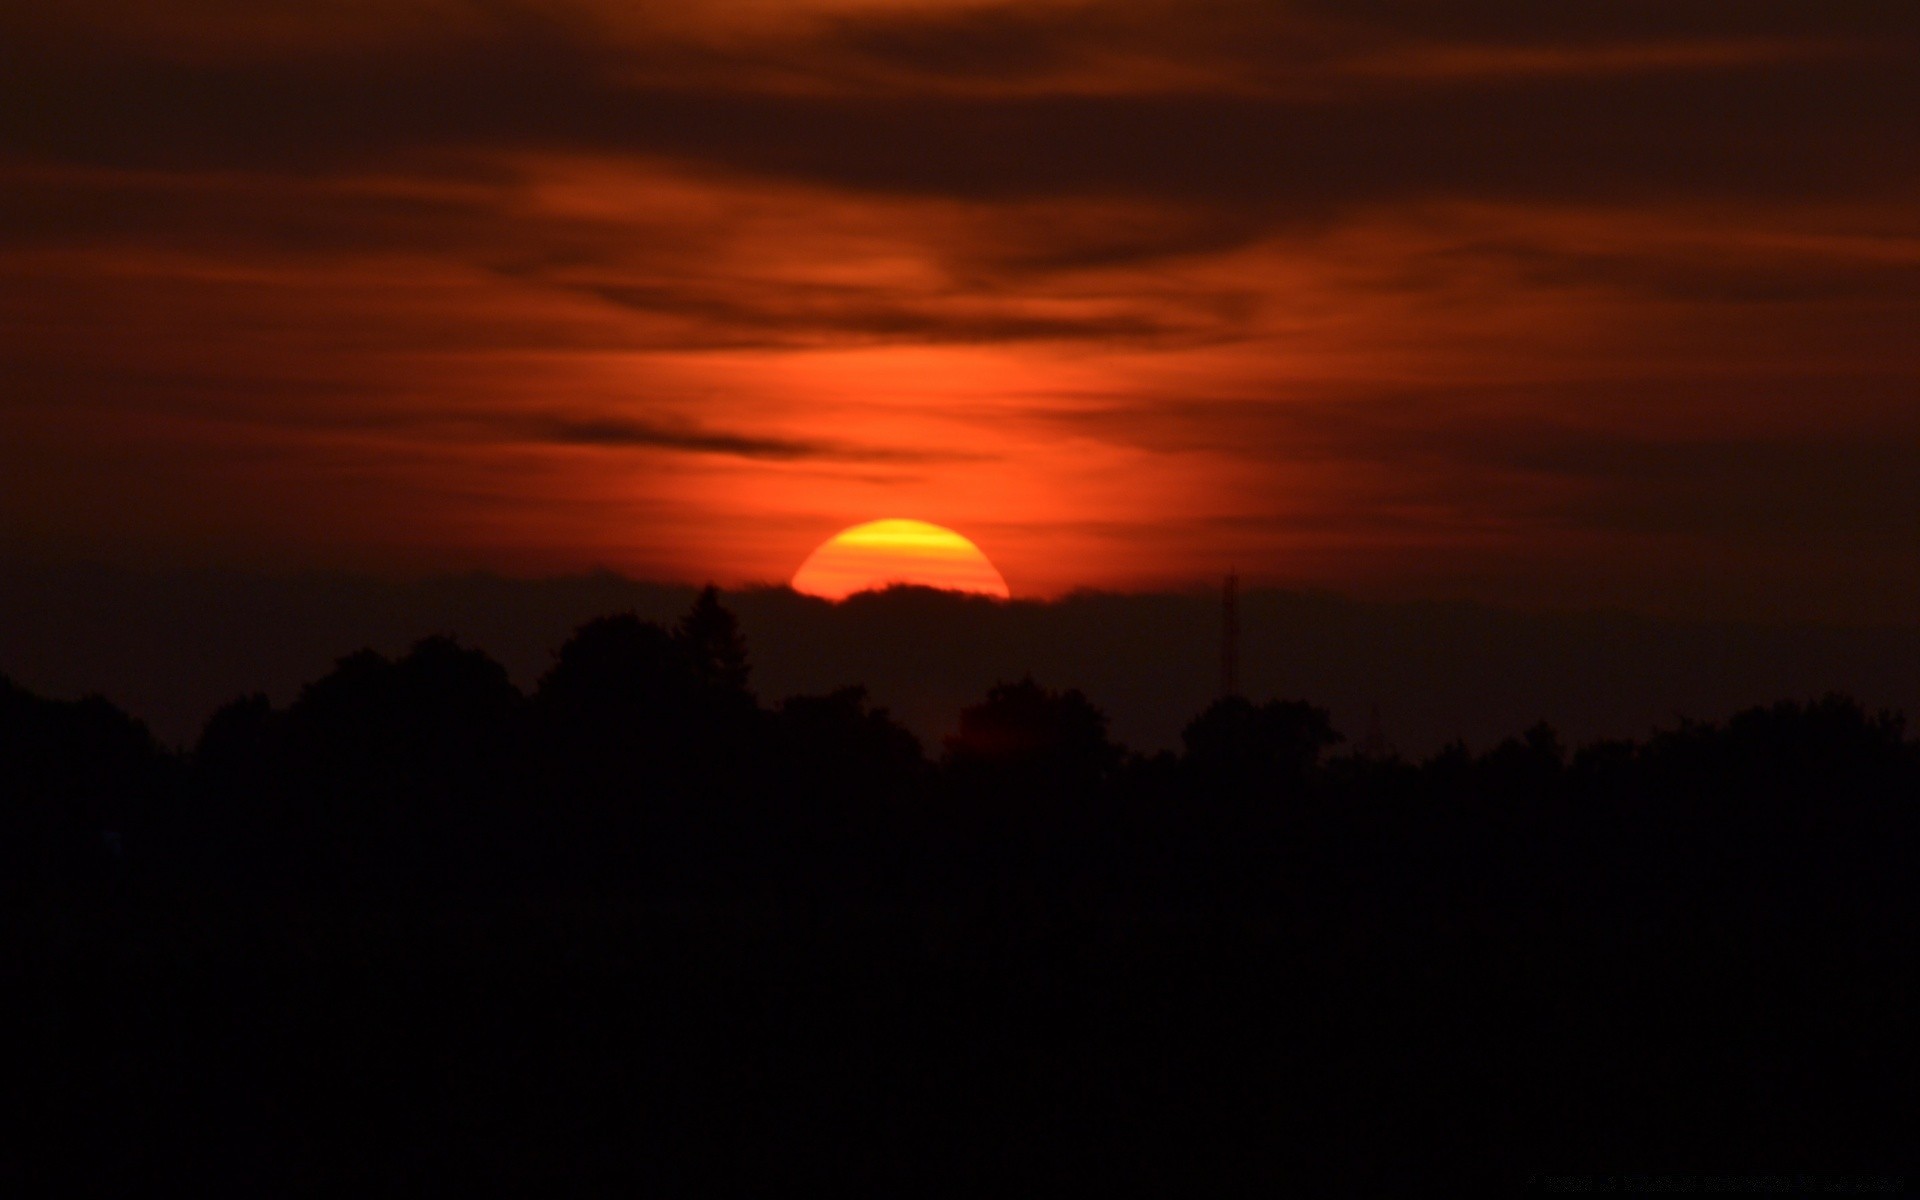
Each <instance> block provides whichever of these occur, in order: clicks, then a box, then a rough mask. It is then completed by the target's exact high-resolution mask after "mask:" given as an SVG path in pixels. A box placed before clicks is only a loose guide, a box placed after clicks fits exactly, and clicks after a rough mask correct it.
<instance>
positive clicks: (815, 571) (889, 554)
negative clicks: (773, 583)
mask: <svg viewBox="0 0 1920 1200" xmlns="http://www.w3.org/2000/svg"><path fill="white" fill-rule="evenodd" d="M894 584H909V585H913V586H916V587H930V588H944V589H946V590H948V591H954V592H975V593H978V594H980V595H984V596H997V597H999V598H1000V599H1002V600H1005V599H1007V598H1008V597H1009V596H1010V595H1011V593H1009V592H1008V591H1007V581H1006V580H1004V579H1002V578H1001V577H1000V572H998V571H996V570H994V567H993V564H992V563H991V562H988V561H987V556H986V555H984V554H982V553H980V547H978V546H976V545H974V544H973V543H972V542H970V541H968V540H967V539H966V538H964V537H961V536H960V535H959V534H957V533H955V532H954V531H953V530H951V529H947V528H944V527H942V526H939V525H930V524H928V523H927V522H925V521H903V520H886V521H869V522H867V523H866V524H865V525H855V526H854V527H853V528H851V529H843V530H841V531H840V532H839V533H836V534H834V535H833V536H832V537H830V538H828V539H827V540H826V541H825V542H822V543H821V544H820V547H819V549H817V550H815V551H814V552H813V553H812V554H810V555H808V556H807V561H806V562H803V563H801V564H800V569H799V570H798V571H795V572H794V574H793V583H792V587H793V590H794V591H796V592H803V593H805V594H807V595H809V596H820V597H824V598H825V599H828V600H844V599H846V598H847V597H848V596H851V595H853V594H854V593H855V592H865V591H872V590H874V589H877V588H884V587H890V586H892V585H894Z"/></svg>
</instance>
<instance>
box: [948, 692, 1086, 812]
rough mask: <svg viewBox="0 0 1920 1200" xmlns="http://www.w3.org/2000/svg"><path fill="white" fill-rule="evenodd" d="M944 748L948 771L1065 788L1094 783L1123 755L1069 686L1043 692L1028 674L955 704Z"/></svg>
mask: <svg viewBox="0 0 1920 1200" xmlns="http://www.w3.org/2000/svg"><path fill="white" fill-rule="evenodd" d="M946 750H947V753H946V762H947V765H948V766H949V767H950V768H952V769H956V770H959V771H962V772H973V773H981V772H988V773H991V772H999V773H1003V774H1005V775H1007V776H1008V777H1009V778H1012V779H1018V780H1021V781H1022V782H1026V783H1029V784H1034V783H1038V784H1045V785H1049V786H1055V787H1069V788H1088V787H1093V786H1096V785H1098V784H1100V783H1101V782H1103V781H1105V780H1106V779H1108V778H1109V777H1110V776H1111V775H1112V774H1113V772H1114V771H1116V770H1117V769H1118V768H1119V766H1120V763H1121V761H1122V758H1123V751H1122V750H1121V749H1120V747H1118V746H1116V745H1114V744H1113V743H1112V742H1111V741H1109V740H1108V739H1107V717H1106V714H1105V713H1102V712H1101V711H1100V710H1099V709H1097V708H1095V707H1094V706H1093V704H1092V703H1091V702H1090V701H1088V699H1087V698H1086V697H1085V696H1083V695H1081V694H1080V692H1079V691H1078V690H1077V689H1076V690H1071V691H1066V692H1055V691H1051V690H1049V689H1047V688H1043V687H1041V686H1040V685H1039V684H1037V683H1035V682H1034V681H1033V679H1032V677H1031V676H1029V677H1028V678H1026V679H1023V680H1021V681H1020V682H1019V683H1003V684H1000V685H998V686H996V687H994V688H992V689H991V690H989V691H988V692H987V698H986V701H985V703H982V704H976V705H974V706H972V707H970V708H964V709H962V710H961V711H960V729H959V732H957V733H955V734H954V735H953V736H952V737H950V738H948V739H947V743H946Z"/></svg>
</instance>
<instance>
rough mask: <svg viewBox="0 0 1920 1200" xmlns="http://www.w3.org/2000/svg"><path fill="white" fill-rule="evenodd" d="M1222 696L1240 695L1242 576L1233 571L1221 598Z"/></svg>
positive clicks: (1228, 574)
mask: <svg viewBox="0 0 1920 1200" xmlns="http://www.w3.org/2000/svg"><path fill="white" fill-rule="evenodd" d="M1220 694H1221V695H1222V696H1238V695H1239V694H1240V576H1239V575H1238V574H1237V573H1235V572H1234V571H1231V570H1229V571H1228V572H1227V586H1226V588H1225V590H1224V591H1223V592H1222V593H1221V597H1220Z"/></svg>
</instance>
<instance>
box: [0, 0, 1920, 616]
mask: <svg viewBox="0 0 1920 1200" xmlns="http://www.w3.org/2000/svg"><path fill="white" fill-rule="evenodd" d="M40 7H41V8H42V9H44V11H33V12H26V13H15V14H9V15H6V16H0V379H3V380H4V381H5V385H4V391H0V554H5V555H11V556H16V557H20V556H24V557H30V558H45V557H53V558H65V559H75V558H79V559H104V560H110V561H134V562H140V563H142V564H153V563H161V564H166V563H188V564H195V565H202V564H208V563H213V564H220V565H233V566H240V567H248V568H271V569H286V568H310V567H351V568H362V569H374V570H379V571H383V572H396V573H417V572H420V571H433V570H456V569H468V568H484V569H491V570H499V571H505V572H510V573H521V574H530V573H544V572H562V571H576V570H581V569H585V568H589V567H593V566H608V567H612V568H615V569H618V570H621V571H625V572H628V573H631V574H635V575H640V576H649V577H657V578H666V579H682V580H701V579H706V578H715V579H718V580H719V581H721V582H724V583H741V582H748V581H759V580H778V579H785V578H786V577H787V576H788V575H790V574H791V572H792V571H793V569H794V568H795V567H796V566H797V565H798V564H799V563H800V561H801V560H802V559H803V558H804V557H805V556H806V555H807V553H808V552H809V551H810V550H812V549H813V547H814V546H815V545H816V544H818V543H819V542H820V541H821V540H822V539H824V538H825V537H827V536H829V535H831V534H832V533H833V532H835V531H836V530H838V529H841V528H844V527H846V526H849V525H852V524H855V523H858V522H861V521H865V520H870V519H873V518H876V517H882V516H907V517H914V518H919V519H923V520H927V521H932V522H936V523H938V524H941V525H946V526H951V527H952V528H954V529H957V530H959V531H961V532H962V533H964V534H966V535H967V536H968V537H970V538H971V539H972V540H974V541H975V542H976V543H978V544H979V545H980V547H981V548H982V549H983V550H984V551H985V552H986V553H987V554H988V555H989V557H990V558H991V559H992V560H993V562H994V563H995V564H996V565H997V566H998V567H999V569H1000V571H1001V572H1002V573H1003V574H1004V576H1005V577H1006V580H1007V582H1008V584H1009V585H1010V586H1011V587H1012V589H1013V590H1014V592H1015V594H1017V595H1029V596H1032V595H1053V594H1059V593H1061V592H1064V591H1066V590H1069V589H1072V588H1075V587H1082V586H1091V587H1101V588H1120V589H1132V588H1159V587H1181V586H1189V585H1192V584H1194V583H1196V582H1204V581H1209V580H1212V579H1214V578H1216V577H1217V576H1219V575H1220V574H1221V573H1222V572H1224V570H1225V569H1226V568H1227V567H1228V566H1229V565H1233V566H1236V567H1237V568H1238V569H1239V570H1240V572H1241V573H1242V575H1243V576H1245V577H1246V578H1248V579H1249V581H1250V582H1252V583H1255V584H1280V585H1288V586H1306V587H1324V588H1333V589H1338V590H1343V591H1349V592H1355V593H1360V594H1366V595H1395V596H1433V597H1453V596H1460V597H1473V598H1479V599H1491V600H1499V601H1504V602H1516V603H1523V604H1549V605H1579V606H1584V605H1590V604H1606V605H1624V606H1626V607H1629V608H1638V609H1643V610H1648V611H1669V612H1685V613H1713V614H1716V615H1728V614H1732V615H1752V616H1755V617H1760V618H1769V619H1771V618H1778V617H1815V618H1826V619H1839V620H1875V621H1900V622H1911V621H1913V620H1914V619H1915V615H1916V613H1920V521H1916V520H1915V519H1914V516H1913V514H1914V513H1915V511H1920V482H1917V481H1920V404H1916V403H1915V401H1916V399H1920V396H1917V394H1916V388H1915V384H1916V379H1917V378H1920V338H1916V337H1915V336H1914V330H1915V329H1920V203H1917V201H1920V188H1916V182H1917V181H1920V180H1917V177H1920V154H1916V153H1915V150H1916V149H1917V148H1920V147H1916V145H1915V133H1916V130H1920V70H1917V69H1916V68H1917V67H1920V10H1916V9H1913V8H1911V6H1900V5H1886V4H1868V3H1859V4H1852V5H1849V4H1837V5H1823V6H1819V8H1818V11H1816V10H1815V6H1810V5H1806V4H1802V3H1797V2H1796V3H1785V2H1775V0H1756V2H1754V3H1750V4H1744V5H1740V6H1726V5H1721V4H1707V3H1704V2H1691V0H1676V2H1673V3H1665V4H1660V5H1639V4H1623V5H1607V6H1602V7H1603V8H1604V12H1560V11H1545V10H1549V9H1551V10H1558V9H1560V8H1562V7H1583V8H1584V7H1586V6H1547V5H1537V4H1516V3H1510V2H1506V0H1464V2H1463V3H1460V4H1454V5H1448V6H1445V12H1446V15H1445V16H1444V17H1440V16H1436V15H1434V12H1435V6H1432V5H1417V4H1413V3H1411V2H1408V3H1395V2H1391V0H1382V2H1380V3H1369V4H1364V5H1352V4H1334V3H1332V2H1331V0H1326V2H1324V3H1311V4H1308V3H1302V4H1281V3H1254V2H1252V0H1248V2H1246V3H1202V2H1198V0H1193V2H1189V0H1181V2H1179V3H1171V2H1169V3H1153V2H1140V0H1134V2H1130V3H1099V2H1097V0H1092V2H1084V3H1082V2H1073V3H1036V2H1032V0H1029V2H1027V3H1021V4H987V3H960V2H944V0H922V2H917V3H916V2H907V0H892V2H882V0H860V2H855V0H817V2H806V3H801V2H795V0H781V2H780V3H774V2H772V0H730V2H727V3H702V4H699V5H687V4H674V5H668V4H663V3H659V4H656V3H619V4H614V3H599V2H593V0H578V2H570V3H557V2H546V3H543V2H539V0H519V2H517V3H505V4H503V3H485V4H482V3H477V2H474V3H469V2H466V0H437V2H430V3H415V4H408V3H379V4H374V3H365V4H358V3H355V4H345V3H339V2H336V0H329V2H327V3H319V2H317V0H315V2H313V3H292V4H278V5H272V6H260V5H256V4H250V3H249V4H242V3H239V2H237V0H191V2H188V3H178V4H171V5H168V6H167V7H166V12H165V17H164V19H162V18H161V17H160V16H159V15H157V14H156V12H155V10H154V9H153V8H152V6H148V5H136V4H133V3H131V0H87V2H86V3H78V4H63V5H59V6H40Z"/></svg>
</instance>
